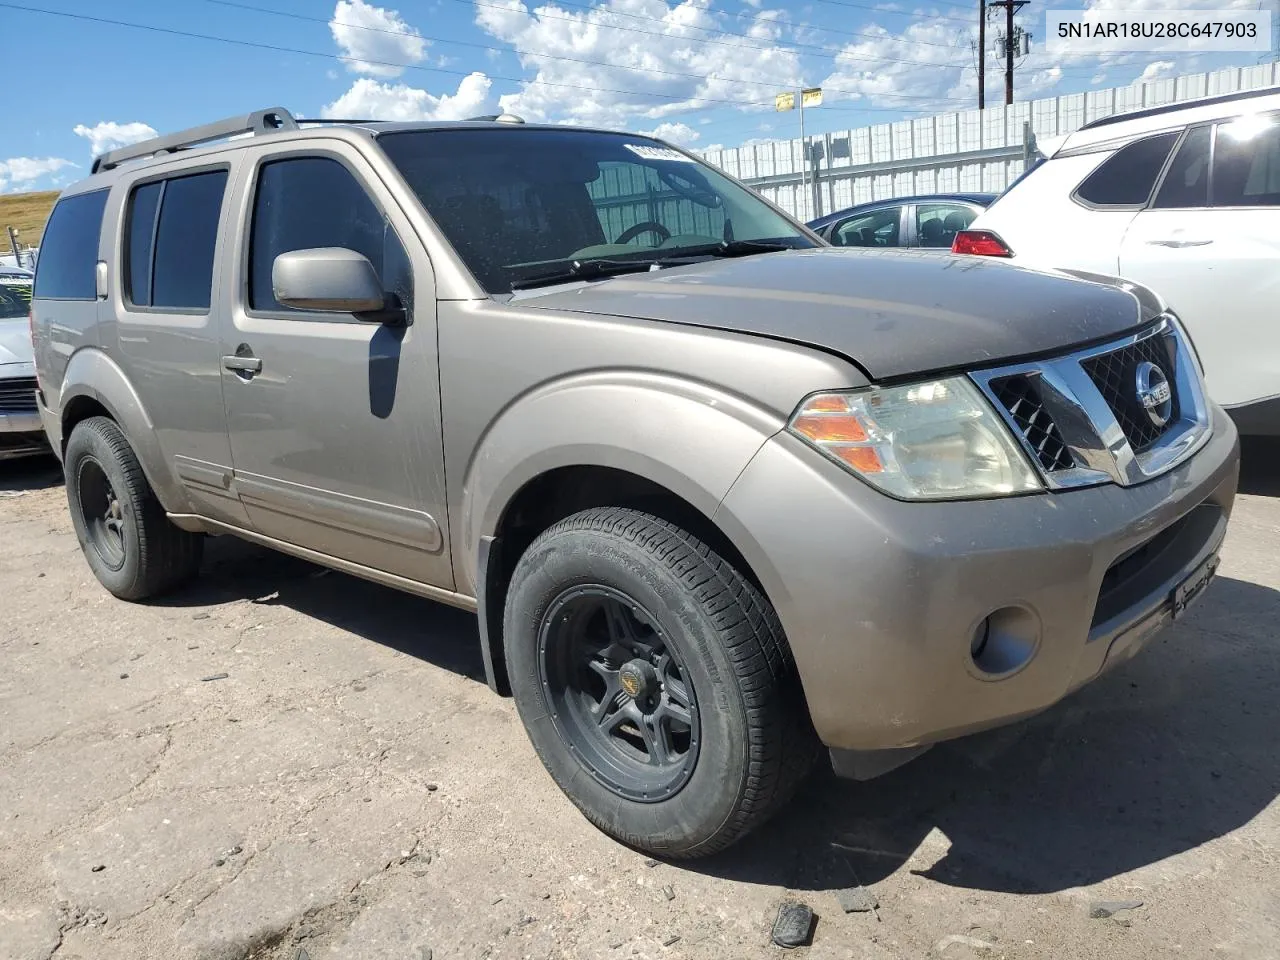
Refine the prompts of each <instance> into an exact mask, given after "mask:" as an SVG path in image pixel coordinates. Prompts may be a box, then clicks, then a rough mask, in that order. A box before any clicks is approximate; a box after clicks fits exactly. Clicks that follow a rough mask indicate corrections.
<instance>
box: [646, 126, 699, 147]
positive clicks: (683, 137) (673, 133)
mask: <svg viewBox="0 0 1280 960" xmlns="http://www.w3.org/2000/svg"><path fill="white" fill-rule="evenodd" d="M640 132H641V133H642V134H644V135H645V136H646V137H657V138H658V139H659V140H667V141H670V142H671V143H678V144H680V145H681V146H683V147H687V146H690V145H691V144H692V143H693V142H694V141H695V140H698V139H701V137H702V134H700V133H699V132H698V131H697V130H695V129H693V127H691V126H689V125H688V124H687V123H669V122H668V123H660V124H658V125H657V126H656V127H654V128H653V129H652V130H641V131H640Z"/></svg>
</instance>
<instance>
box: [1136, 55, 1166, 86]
mask: <svg viewBox="0 0 1280 960" xmlns="http://www.w3.org/2000/svg"><path fill="white" fill-rule="evenodd" d="M1173 69H1174V64H1173V61H1172V60H1156V61H1154V62H1152V63H1148V64H1147V65H1146V67H1145V68H1143V71H1142V76H1140V77H1138V79H1137V81H1136V82H1137V83H1149V82H1150V81H1152V80H1159V79H1160V78H1161V77H1167V76H1169V75H1170V74H1171V73H1173Z"/></svg>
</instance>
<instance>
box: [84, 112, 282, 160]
mask: <svg viewBox="0 0 1280 960" xmlns="http://www.w3.org/2000/svg"><path fill="white" fill-rule="evenodd" d="M297 129H298V121H297V120H295V119H294V118H293V114H291V113H290V112H289V111H288V110H286V109H285V108H284V107H268V108H267V109H265V110H255V111H254V112H253V113H251V114H249V115H248V116H242V117H229V118H228V119H226V120H218V121H215V122H214V123H206V124H205V125H204V126H202V127H192V128H191V129H190V130H181V131H179V132H178V133H170V134H168V135H167V136H163V137H155V138H154V139H152V140H143V141H142V142H141V143H135V144H133V145H131V146H128V147H121V148H120V149H118V150H108V151H107V152H106V153H104V154H103V155H102V156H100V157H96V158H94V161H93V170H92V172H93V173H99V172H100V171H103V170H110V169H112V168H113V167H117V166H119V165H120V164H122V163H124V162H125V161H126V160H136V159H138V158H139V157H150V156H154V155H156V154H158V153H172V152H173V151H175V150H181V149H183V148H184V147H194V146H198V145H199V144H202V143H208V142H209V141H210V140H222V139H223V138H225V137H234V136H235V135H236V134H240V133H251V134H253V135H254V136H261V135H262V134H264V133H276V132H277V131H281V130H297Z"/></svg>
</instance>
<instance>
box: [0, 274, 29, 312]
mask: <svg viewBox="0 0 1280 960" xmlns="http://www.w3.org/2000/svg"><path fill="white" fill-rule="evenodd" d="M30 308H31V281H30V279H28V278H26V277H13V276H5V275H2V274H0V320H15V319H17V318H18V317H21V318H22V319H24V320H25V319H26V317H27V311H28V310H29V309H30Z"/></svg>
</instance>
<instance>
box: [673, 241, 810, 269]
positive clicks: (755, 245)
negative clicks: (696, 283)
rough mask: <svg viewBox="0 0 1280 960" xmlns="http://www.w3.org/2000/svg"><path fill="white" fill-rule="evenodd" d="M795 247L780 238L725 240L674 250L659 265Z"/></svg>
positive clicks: (747, 254) (742, 255)
mask: <svg viewBox="0 0 1280 960" xmlns="http://www.w3.org/2000/svg"><path fill="white" fill-rule="evenodd" d="M794 249H796V248H795V247H793V246H791V244H789V243H783V242H782V241H780V240H724V241H721V242H720V243H708V244H704V245H702V246H697V247H684V248H680V249H676V250H674V251H672V253H671V255H670V256H668V257H663V258H662V259H661V260H659V261H657V263H658V265H659V266H663V267H672V266H679V265H680V264H682V263H692V262H696V261H697V260H705V259H707V258H708V257H750V256H752V255H754V254H757V253H780V252H782V251H783V250H794Z"/></svg>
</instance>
